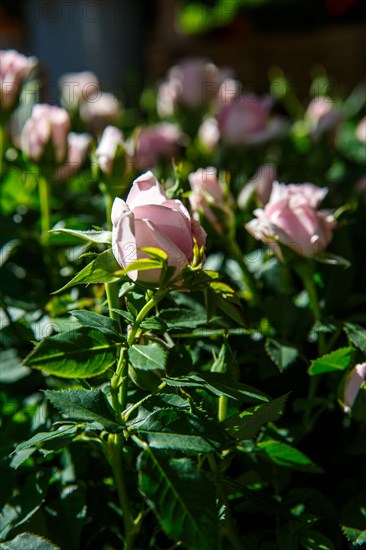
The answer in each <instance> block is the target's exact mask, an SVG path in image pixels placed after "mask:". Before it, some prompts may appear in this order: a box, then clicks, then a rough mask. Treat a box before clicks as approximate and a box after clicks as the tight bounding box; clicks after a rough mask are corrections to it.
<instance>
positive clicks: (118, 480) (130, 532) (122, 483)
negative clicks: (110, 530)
mask: <svg viewBox="0 0 366 550" xmlns="http://www.w3.org/2000/svg"><path fill="white" fill-rule="evenodd" d="M110 442H111V447H110V464H111V467H112V471H113V476H114V480H115V484H116V489H117V494H118V500H119V504H120V507H121V510H122V515H123V524H124V550H132V549H133V547H134V540H135V536H136V534H137V531H138V525H137V523H136V522H135V521H134V519H133V515H132V511H131V506H130V501H129V498H128V493H127V488H126V480H125V475H124V468H123V455H122V447H123V435H122V434H111V435H110Z"/></svg>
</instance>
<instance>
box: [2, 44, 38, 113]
mask: <svg viewBox="0 0 366 550" xmlns="http://www.w3.org/2000/svg"><path fill="white" fill-rule="evenodd" d="M37 63H38V60H37V58H36V57H25V55H22V54H21V53H18V52H17V51H15V50H0V108H1V110H4V111H9V110H10V109H12V108H14V107H15V106H16V103H17V101H18V98H19V94H20V91H21V87H22V85H23V83H24V81H25V80H26V79H27V78H29V76H30V74H31V72H32V71H33V69H34V68H35V67H36V66H37Z"/></svg>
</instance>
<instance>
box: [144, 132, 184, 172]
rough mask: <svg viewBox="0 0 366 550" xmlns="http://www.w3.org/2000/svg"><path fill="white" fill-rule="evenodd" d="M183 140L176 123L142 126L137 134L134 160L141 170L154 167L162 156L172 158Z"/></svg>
mask: <svg viewBox="0 0 366 550" xmlns="http://www.w3.org/2000/svg"><path fill="white" fill-rule="evenodd" d="M181 140H182V132H181V130H180V129H179V127H178V126H177V125H176V124H170V123H168V122H162V123H160V124H155V126H150V127H148V128H142V129H141V130H140V132H139V133H138V135H137V138H136V145H135V154H134V161H135V163H136V166H137V168H138V169H139V170H147V169H149V168H153V167H154V165H155V164H156V162H157V161H158V160H160V159H162V158H165V159H169V160H170V159H172V158H173V157H174V156H175V155H176V154H177V150H178V145H179V144H180V141H181Z"/></svg>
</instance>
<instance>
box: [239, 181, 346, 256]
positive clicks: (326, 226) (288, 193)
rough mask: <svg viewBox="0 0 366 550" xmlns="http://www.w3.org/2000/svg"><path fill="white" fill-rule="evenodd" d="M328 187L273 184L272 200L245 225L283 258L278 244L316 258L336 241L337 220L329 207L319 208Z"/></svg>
mask: <svg viewBox="0 0 366 550" xmlns="http://www.w3.org/2000/svg"><path fill="white" fill-rule="evenodd" d="M327 192H328V190H327V189H326V188H322V189H321V188H319V187H316V186H315V185H313V184H311V183H303V184H290V185H284V184H280V183H278V182H274V183H273V188H272V193H271V196H270V198H269V202H268V203H267V204H266V205H265V207H264V209H262V208H257V209H256V210H254V215H255V216H256V219H253V220H251V221H250V222H249V223H247V224H246V225H245V227H246V229H247V230H248V231H249V233H250V234H251V235H253V237H254V238H255V239H258V240H261V241H263V242H264V243H266V244H268V245H269V246H271V247H272V248H273V249H274V251H275V253H276V254H277V255H278V256H279V257H280V258H281V251H280V248H279V247H278V246H276V243H280V244H283V245H285V246H288V247H290V248H292V249H294V250H295V252H296V253H297V254H300V255H302V256H306V257H309V258H311V257H314V256H315V255H316V254H317V253H319V252H321V251H322V250H324V249H325V248H326V247H327V245H328V244H329V243H330V241H331V240H332V236H333V229H334V228H335V225H336V222H335V220H334V218H333V215H332V214H331V213H330V212H329V211H328V210H317V208H318V206H319V204H320V203H321V201H322V200H323V199H324V197H325V195H326V194H327Z"/></svg>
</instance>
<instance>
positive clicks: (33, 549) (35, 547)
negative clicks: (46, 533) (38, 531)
mask: <svg viewBox="0 0 366 550" xmlns="http://www.w3.org/2000/svg"><path fill="white" fill-rule="evenodd" d="M0 548H1V549H2V550H25V548H26V549H27V550H60V547H59V546H56V545H55V544H53V543H52V542H50V541H49V540H47V539H44V538H43V537H39V536H38V535H33V533H22V534H21V535H17V536H16V537H15V538H14V539H11V540H7V541H5V542H3V543H1V544H0Z"/></svg>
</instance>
